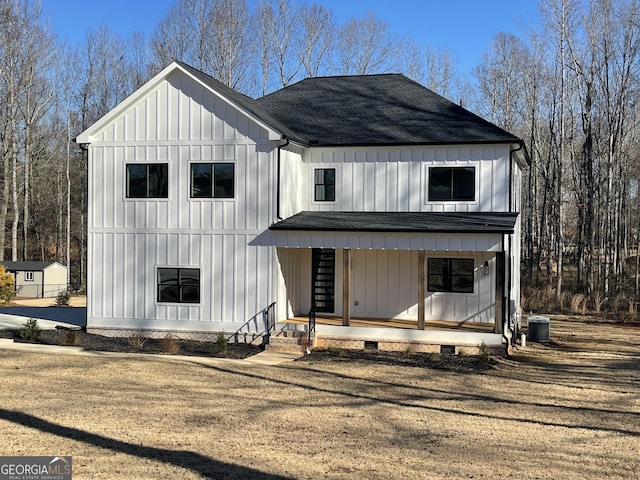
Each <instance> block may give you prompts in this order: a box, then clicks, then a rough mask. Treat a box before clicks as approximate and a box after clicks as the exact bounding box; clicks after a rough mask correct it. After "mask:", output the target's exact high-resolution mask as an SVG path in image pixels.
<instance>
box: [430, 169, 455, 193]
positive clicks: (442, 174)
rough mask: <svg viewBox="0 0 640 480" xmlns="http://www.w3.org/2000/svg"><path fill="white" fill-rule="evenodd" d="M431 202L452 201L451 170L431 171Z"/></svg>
mask: <svg viewBox="0 0 640 480" xmlns="http://www.w3.org/2000/svg"><path fill="white" fill-rule="evenodd" d="M429 200H451V169H450V168H441V167H435V168H430V169H429Z"/></svg>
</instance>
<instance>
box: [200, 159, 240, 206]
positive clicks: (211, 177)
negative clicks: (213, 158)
mask: <svg viewBox="0 0 640 480" xmlns="http://www.w3.org/2000/svg"><path fill="white" fill-rule="evenodd" d="M190 183H191V184H190V188H189V191H190V196H191V198H234V196H235V165H234V164H233V163H228V162H226V163H192V164H191V175H190Z"/></svg>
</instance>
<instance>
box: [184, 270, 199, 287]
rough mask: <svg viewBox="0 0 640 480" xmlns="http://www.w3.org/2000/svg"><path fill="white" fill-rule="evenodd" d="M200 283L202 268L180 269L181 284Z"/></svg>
mask: <svg viewBox="0 0 640 480" xmlns="http://www.w3.org/2000/svg"><path fill="white" fill-rule="evenodd" d="M199 283H200V270H198V269H197V268H182V269H180V284H181V285H198V284H199Z"/></svg>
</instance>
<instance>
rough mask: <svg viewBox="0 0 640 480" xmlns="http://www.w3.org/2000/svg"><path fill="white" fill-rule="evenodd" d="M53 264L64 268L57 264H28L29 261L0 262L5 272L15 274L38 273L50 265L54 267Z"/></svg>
mask: <svg viewBox="0 0 640 480" xmlns="http://www.w3.org/2000/svg"><path fill="white" fill-rule="evenodd" d="M54 264H58V265H60V266H61V267H64V265H61V264H60V263H58V262H29V261H26V262H10V261H6V260H2V261H0V265H4V266H5V267H6V269H7V270H9V271H12V272H15V271H21V272H23V271H26V272H39V271H42V270H45V269H47V268H48V267H50V266H51V265H54ZM65 268H66V267H65Z"/></svg>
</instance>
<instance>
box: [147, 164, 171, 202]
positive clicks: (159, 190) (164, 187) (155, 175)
mask: <svg viewBox="0 0 640 480" xmlns="http://www.w3.org/2000/svg"><path fill="white" fill-rule="evenodd" d="M167 167H168V166H167V165H166V164H158V165H149V179H148V184H149V185H148V187H149V198H167V197H168V196H169V189H168V182H167V170H168V168H167Z"/></svg>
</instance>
